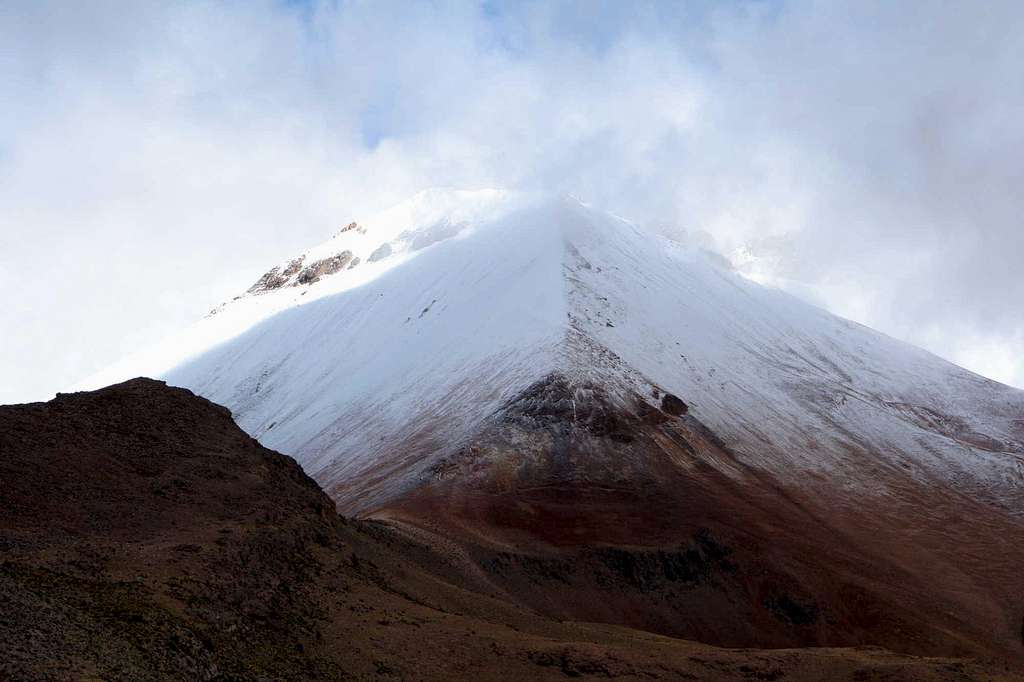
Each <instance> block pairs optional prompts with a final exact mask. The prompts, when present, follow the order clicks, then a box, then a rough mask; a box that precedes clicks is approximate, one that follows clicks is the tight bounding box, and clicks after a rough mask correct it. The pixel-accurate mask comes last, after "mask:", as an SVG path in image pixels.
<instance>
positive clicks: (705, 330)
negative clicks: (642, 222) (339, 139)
mask: <svg viewBox="0 0 1024 682" xmlns="http://www.w3.org/2000/svg"><path fill="white" fill-rule="evenodd" d="M332 259H333V261H332ZM554 371H557V372H560V373H563V374H566V375H567V376H569V377H570V378H571V379H572V380H574V381H577V382H578V381H584V380H587V381H589V380H596V381H599V382H602V383H604V384H607V385H608V386H612V387H615V390H613V391H612V393H614V394H616V395H619V396H620V400H621V399H625V398H624V396H627V395H633V394H636V395H644V396H649V395H650V394H651V392H652V390H660V391H668V392H671V393H674V394H676V395H679V396H681V397H682V398H683V399H684V400H685V401H686V403H688V404H689V406H690V407H691V409H692V413H693V414H694V415H695V416H696V417H698V418H699V419H701V420H702V421H703V422H704V423H705V424H707V425H708V426H709V427H710V428H712V430H713V431H715V432H716V433H717V434H718V435H719V436H720V437H722V438H723V439H725V440H726V441H727V442H728V443H729V444H730V446H732V448H733V449H734V450H735V451H736V452H737V453H739V456H740V457H741V458H742V459H743V460H745V461H746V462H748V463H750V464H752V465H756V466H758V467H760V468H764V469H767V470H770V471H772V472H773V473H775V474H777V475H780V476H783V477H790V478H794V479H796V480H797V481H798V482H799V481H807V480H810V479H808V478H807V476H808V475H809V474H811V475H825V476H830V477H833V478H837V479H838V480H839V481H841V484H842V485H844V486H849V487H853V488H860V489H863V490H862V492H864V493H867V494H884V493H885V477H884V476H877V477H871V478H865V476H864V475H863V474H864V464H863V461H860V460H861V458H862V457H863V456H865V454H864V453H866V452H870V453H872V454H871V457H872V458H873V459H874V466H876V467H882V468H888V467H894V466H895V467H900V468H902V469H903V470H904V471H906V472H909V473H910V475H912V476H915V477H919V478H922V479H931V478H936V477H937V478H941V479H946V480H957V481H960V482H961V483H962V484H963V485H965V486H966V487H967V488H968V489H971V490H974V491H975V492H978V493H984V491H985V490H987V489H990V485H991V484H993V483H997V482H1002V483H1005V484H1012V486H1011V488H1010V489H1009V491H1008V490H1000V493H999V495H998V496H997V500H996V501H997V502H1000V503H1009V502H1015V500H1016V499H1017V498H1015V500H1008V499H1007V497H1006V495H1007V494H1011V495H1014V496H1016V494H1017V492H1016V491H1017V490H1019V484H1020V483H1021V481H1024V475H1022V471H1024V468H1022V463H1021V460H1022V456H1021V455H1022V452H1024V445H1022V442H1024V397H1022V396H1024V394H1022V393H1021V392H1020V391H1017V390H1014V389H1011V388H1008V387H1005V386H1002V385H1000V384H997V383H995V382H992V381H989V380H986V379H983V378H981V377H978V376H976V375H974V374H971V373H970V372H967V371H965V370H962V369H960V368H958V367H955V366H954V365H952V364H950V363H947V362H945V361H943V360H941V359H939V358H937V357H935V356H932V355H930V354H928V353H926V352H924V351H921V350H919V349H916V348H913V347H911V346H908V345H907V344H904V343H900V342H898V341H895V340H893V339H890V338H888V337H885V336H884V335H881V334H878V333H876V332H873V331H871V330H869V329H867V328H864V327H862V326H860V325H857V324H854V323H851V322H848V321H846V320H843V319H841V318H838V317H835V316H833V315H830V314H828V313H826V312H825V311H822V310H820V309H818V308H815V307H813V306H810V305H807V304H804V303H802V302H800V301H798V300H796V299H794V298H792V297H790V296H788V295H786V294H783V293H781V292H779V291H776V290H772V289H767V288H765V287H762V286H760V285H757V284H755V283H753V282H750V281H748V280H746V279H744V278H742V277H740V276H738V275H737V274H735V273H734V272H731V271H729V270H728V269H725V268H723V267H721V266H720V265H719V264H718V263H717V262H715V261H713V260H712V259H709V258H708V257H707V256H706V255H704V254H702V253H701V252H697V251H693V250H688V249H686V248H684V247H682V246H680V245H679V244H676V243H674V242H671V241H669V240H666V239H664V238H661V237H656V236H653V235H649V234H644V233H642V232H641V231H640V230H638V229H637V228H636V227H635V226H633V225H631V224H629V223H628V222H626V221H624V220H621V219H619V218H616V217H614V216H610V215H607V214H603V213H600V212H598V211H594V210H591V209H589V208H588V207H586V206H584V205H581V204H580V203H579V202H576V201H574V200H572V199H568V198H542V197H536V196H524V195H517V194H510V193H506V192H498V191H480V192H453V191H439V190H434V191H430V192H426V193H423V194H420V195H417V197H415V198H413V199H412V200H411V201H409V202H406V203H405V204H402V205H400V206H398V207H396V208H394V209H392V210H390V211H387V212H384V213H383V214H380V215H378V216H376V217H373V218H370V219H368V220H367V221H365V222H361V223H352V224H351V225H349V226H348V227H347V228H346V229H344V230H343V231H342V232H340V233H339V234H338V235H336V236H335V237H334V238H332V239H331V240H329V241H328V242H326V243H325V244H322V245H320V246H318V247H316V248H314V249H311V250H310V251H308V252H306V253H305V254H302V255H301V256H299V257H298V258H296V259H291V260H288V261H285V262H284V263H282V264H281V265H279V266H278V267H277V268H275V269H274V270H272V271H270V272H268V273H267V275H264V277H263V278H261V279H260V281H259V282H257V284H255V285H254V286H253V288H252V289H250V291H249V292H248V293H246V294H245V295H244V296H241V297H239V298H237V299H236V300H234V301H231V302H230V303H228V304H225V305H223V306H221V307H219V308H218V309H216V310H215V311H214V312H213V313H211V315H210V316H208V317H207V318H206V319H204V320H202V321H201V322H200V323H198V324H196V325H195V326H194V327H193V328H191V329H189V330H187V331H186V332H185V333H184V334H183V335H181V336H180V337H178V338H175V339H172V340H170V341H169V342H168V343H167V344H164V345H163V346H162V347H160V348H157V349H154V350H153V351H150V352H148V353H144V354H143V355H142V356H140V357H136V358H133V359H131V360H129V361H127V362H126V363H123V364H122V365H121V366H117V367H114V368H112V369H111V370H110V371H108V372H106V373H104V374H102V375H100V376H98V377H96V378H94V379H93V380H91V381H89V382H87V384H85V385H83V387H91V386H98V385H105V384H108V383H111V382H112V381H115V380H118V379H121V378H124V377H127V376H132V375H136V374H145V373H148V374H156V375H160V376H162V377H163V378H166V379H167V380H168V381H170V382H171V383H173V384H179V385H183V386H187V387H189V388H192V389H193V390H196V391H197V392H199V393H200V394H202V395H204V396H206V397H208V398H210V399H211V400H214V401H216V402H220V403H223V404H226V405H228V406H229V407H231V409H232V410H233V411H234V413H235V415H236V419H237V420H238V422H239V424H240V425H241V426H242V427H243V428H245V429H246V430H247V431H248V432H250V433H252V434H253V435H255V436H256V437H258V438H259V439H260V440H261V441H262V442H263V443H265V444H266V445H267V446H269V447H272V448H275V449H279V450H281V451H283V452H287V453H290V454H292V455H294V456H295V457H297V458H298V459H299V461H300V462H301V463H302V464H303V466H304V467H306V469H307V471H309V472H310V473H311V474H312V475H313V476H315V477H317V478H318V480H320V481H321V483H323V484H324V485H325V486H327V487H328V489H330V488H331V487H332V486H333V485H335V484H336V483H338V482H340V481H346V480H349V479H352V478H353V477H361V476H370V477H372V479H373V480H374V481H375V483H374V484H373V486H371V487H373V488H374V494H373V495H372V496H371V498H370V499H368V500H366V501H364V502H360V503H358V504H353V502H352V501H351V500H350V501H347V502H346V501H343V506H344V507H347V508H350V509H352V510H355V509H360V508H366V506H368V505H370V503H371V502H373V501H374V500H375V501H377V502H379V501H382V500H384V499H386V498H387V497H388V496H389V495H394V494H396V493H397V492H398V491H400V490H402V489H404V488H405V487H408V486H409V485H412V484H413V483H414V482H415V480H416V479H417V477H421V476H423V475H424V472H425V471H426V470H427V469H428V468H429V467H430V466H431V465H432V464H433V463H434V462H435V461H436V460H437V459H438V458H440V457H442V456H444V455H446V454H449V453H450V452H452V451H453V450H454V449H457V448H458V447H460V445H461V444H462V443H463V442H464V440H465V439H466V438H467V437H468V436H469V435H471V434H472V433H474V432H475V431H476V430H478V429H479V428H480V426H481V424H482V423H483V421H484V420H486V419H487V418H488V416H490V415H492V414H494V413H495V412H496V411H497V409H498V408H499V407H500V406H501V405H502V404H504V403H505V402H506V401H508V400H509V399H510V398H511V397H512V396H514V395H515V394H516V393H517V392H518V391H521V390H522V389H524V388H525V387H526V386H528V385H530V384H531V383H532V382H534V381H537V380H539V379H541V378H542V377H544V376H546V375H548V374H549V373H551V372H554ZM652 402H656V401H653V400H652ZM365 483H366V482H365V481H364V484H365ZM378 486H381V487H382V489H380V490H377V488H378ZM364 487H365V485H364ZM364 492H365V491H364ZM349 505H351V506H349Z"/></svg>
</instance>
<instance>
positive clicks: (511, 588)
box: [332, 375, 1024, 665]
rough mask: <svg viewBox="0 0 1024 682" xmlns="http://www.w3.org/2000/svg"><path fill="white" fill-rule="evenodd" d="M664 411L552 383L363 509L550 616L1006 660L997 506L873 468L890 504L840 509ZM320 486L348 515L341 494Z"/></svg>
mask: <svg viewBox="0 0 1024 682" xmlns="http://www.w3.org/2000/svg"><path fill="white" fill-rule="evenodd" d="M666 397H667V396H666ZM680 402H682V400H680ZM660 404H661V405H662V406H663V409H658V408H656V407H654V406H652V405H650V404H649V403H648V402H647V401H645V400H644V399H642V398H641V396H637V395H634V396H632V398H630V399H628V400H626V401H625V404H624V403H623V400H622V399H621V398H616V397H614V396H611V395H609V392H608V390H607V389H606V388H605V387H603V386H602V385H600V384H593V383H583V384H574V383H572V382H570V381H568V380H567V379H565V377H563V376H560V375H552V376H550V377H548V378H547V379H545V380H543V381H540V382H537V383H536V384H535V385H533V386H531V387H530V388H529V389H527V390H526V391H524V392H523V393H522V394H520V395H519V396H517V397H516V398H514V399H513V400H511V401H510V402H509V403H508V404H507V405H506V406H505V407H504V408H503V410H502V412H501V413H500V417H499V418H498V419H496V420H495V422H494V423H493V424H492V425H491V426H490V427H488V428H487V429H486V430H485V431H484V432H482V433H481V434H480V435H479V436H478V437H477V438H475V439H474V440H473V441H472V442H470V443H468V444H467V445H466V446H465V447H463V448H462V449H461V450H460V451H459V452H458V453H456V454H455V455H454V456H452V457H449V458H447V459H445V460H444V461H442V462H441V463H440V464H439V465H438V466H436V467H434V469H433V471H432V472H431V473H432V475H433V480H432V481H430V482H427V483H424V484H423V485H420V486H418V487H417V488H415V489H413V490H412V491H411V492H410V493H408V494H406V495H404V496H403V497H400V498H398V499H397V500H395V501H393V502H390V503H388V504H386V505H385V506H383V507H380V508H378V509H375V510H373V511H371V512H370V514H369V516H370V517H371V518H378V519H383V520H388V521H390V522H392V523H396V524H399V527H408V526H414V527H416V528H417V529H418V530H419V532H420V533H421V537H423V538H424V541H426V542H430V540H431V538H456V539H458V541H459V543H460V546H461V548H462V551H464V552H465V553H466V554H467V556H469V557H470V560H471V562H472V563H473V564H475V565H477V566H479V567H480V568H481V569H482V571H483V573H484V576H485V578H484V582H483V584H486V585H487V586H489V588H490V589H493V590H498V591H501V592H503V593H505V594H510V595H515V600H516V601H517V602H518V603H522V604H525V605H527V606H529V607H530V608H533V609H535V610H537V611H539V612H541V613H543V614H545V615H548V616H550V617H553V618H560V619H567V620H569V619H571V620H586V621H596V622H605V623H614V624H617V625H625V626H629V627H633V628H638V629H644V630H648V631H652V632H657V633H660V634H664V635H669V636H673V637H679V638H684V639H690V640H697V641H702V642H707V643H711V644H715V645H720V646H728V647H755V646H758V647H764V646H771V647H807V646H832V647H835V646H862V645H874V646H882V647H885V648H887V649H891V650H893V651H899V652H902V653H907V654H913V655H921V656H929V655H931V656H934V655H955V656H973V657H983V658H992V659H996V660H1004V661H1007V662H1012V663H1013V664H1014V665H1020V664H1021V662H1022V655H1024V647H1022V642H1021V634H1020V633H1021V625H1020V623H1021V619H1022V616H1024V573H1022V572H1021V570H1020V567H1021V566H1022V565H1024V542H1021V538H1022V536H1021V526H1020V522H1019V520H1018V519H1017V518H1016V516H1015V514H1014V513H1013V510H1012V509H1009V508H1004V507H999V506H996V505H992V504H989V503H986V502H985V501H984V500H983V499H975V498H973V497H972V496H971V495H970V494H969V491H965V490H962V489H957V488H955V487H952V486H950V485H949V484H948V483H947V482H941V481H928V480H925V481H922V480H920V479H917V478H915V477H913V476H912V475H910V474H909V473H908V472H906V471H902V470H883V468H882V465H881V464H880V465H879V467H878V472H877V475H878V480H880V481H882V480H884V482H885V484H886V486H887V487H888V488H889V489H891V490H895V491H897V492H898V495H891V496H886V497H881V496H879V497H877V498H869V497H865V496H859V497H858V498H856V499H853V500H851V499H849V497H848V496H847V497H844V496H843V495H841V494H839V491H838V490H837V489H836V487H835V485H836V483H837V482H836V481H831V480H826V479H824V478H822V479H821V480H814V481H812V482H809V484H808V485H806V486H803V487H800V488H797V487H794V486H792V485H787V484H784V483H783V482H781V481H779V480H777V479H775V478H773V477H771V476H770V475H768V474H767V473H765V472H763V471H756V470H754V469H751V468H750V467H749V466H746V465H744V463H743V462H742V460H740V459H739V458H738V457H736V456H735V455H734V453H733V452H732V451H731V450H730V449H729V448H728V447H727V446H726V445H725V444H724V443H723V442H722V441H721V440H719V439H718V438H717V437H716V436H715V434H714V433H712V432H711V431H710V430H709V429H707V428H706V427H705V426H704V425H703V424H702V423H701V422H700V421H699V420H697V419H696V418H694V417H693V416H692V415H689V414H686V413H685V412H684V411H683V410H678V409H673V408H674V407H676V406H675V405H674V403H673V402H672V401H668V402H667V404H666V401H665V400H664V399H663V400H662V401H661V403H660ZM666 408H667V409H666ZM673 413H678V415H676V414H673ZM858 454H859V455H860V456H861V457H862V458H863V461H864V462H866V463H867V462H870V461H879V462H881V461H882V458H880V457H877V456H876V455H873V453H870V452H864V453H863V454H860V453H858ZM839 483H841V482H839ZM830 491H831V492H830ZM332 493H333V496H334V498H335V499H336V500H338V501H339V504H340V505H341V506H342V508H343V509H344V503H345V500H346V499H347V498H346V492H345V491H342V490H338V491H334V490H332Z"/></svg>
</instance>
